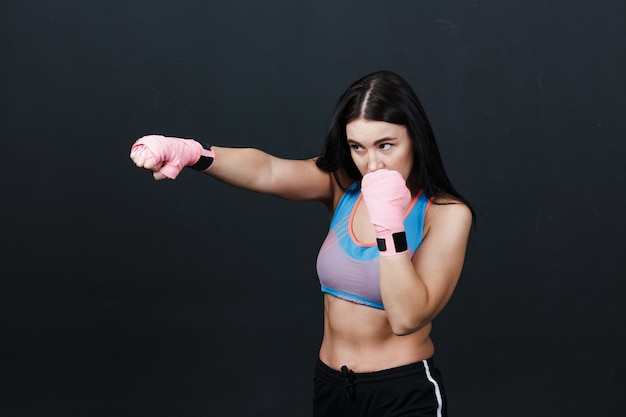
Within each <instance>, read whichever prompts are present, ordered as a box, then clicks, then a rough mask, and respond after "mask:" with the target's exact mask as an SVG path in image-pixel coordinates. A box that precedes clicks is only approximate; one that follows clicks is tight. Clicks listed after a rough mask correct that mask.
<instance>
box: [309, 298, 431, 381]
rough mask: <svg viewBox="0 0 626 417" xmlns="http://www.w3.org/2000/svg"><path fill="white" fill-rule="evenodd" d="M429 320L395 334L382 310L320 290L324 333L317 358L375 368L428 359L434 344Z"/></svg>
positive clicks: (334, 365)
mask: <svg viewBox="0 0 626 417" xmlns="http://www.w3.org/2000/svg"><path fill="white" fill-rule="evenodd" d="M431 327H432V325H431V323H428V324H427V325H426V326H424V327H422V328H421V329H419V330H417V331H416V332H414V333H411V334H408V335H404V336H398V335H395V334H394V333H393V332H392V330H391V326H390V325H389V321H388V320H387V313H385V311H384V310H378V309H375V308H372V307H367V306H363V305H360V304H355V303H352V302H350V301H345V300H342V299H340V298H337V297H334V296H332V295H330V294H324V337H323V340H322V346H321V348H320V354H319V356H320V360H321V361H322V362H324V363H325V364H326V365H328V366H329V367H331V368H333V369H340V368H341V367H342V366H343V365H346V366H347V367H348V368H349V369H351V370H352V371H354V372H375V371H380V370H383V369H389V368H394V367H397V366H402V365H408V364H410V363H414V362H419V361H421V360H424V359H429V358H430V357H432V356H433V354H434V351H435V348H434V345H433V342H432V340H431V339H430V330H431Z"/></svg>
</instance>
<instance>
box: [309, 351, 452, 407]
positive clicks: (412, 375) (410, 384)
mask: <svg viewBox="0 0 626 417" xmlns="http://www.w3.org/2000/svg"><path fill="white" fill-rule="evenodd" d="M314 384H315V388H314V394H313V417H357V416H358V417H367V416H371V417H446V416H447V410H446V399H445V393H444V389H443V381H442V379H441V373H440V372H439V370H438V369H437V368H436V367H435V365H434V362H433V360H432V359H429V360H425V361H421V362H416V363H413V364H410V365H405V366H400V367H398V368H392V369H387V370H383V371H377V372H368V373H354V372H352V371H351V370H349V369H348V368H347V367H345V366H344V367H342V368H341V371H337V370H334V369H332V368H330V367H328V366H327V365H326V364H324V363H323V362H322V361H320V360H318V362H317V365H316V367H315V378H314Z"/></svg>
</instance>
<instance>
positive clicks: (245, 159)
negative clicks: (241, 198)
mask: <svg viewBox="0 0 626 417" xmlns="http://www.w3.org/2000/svg"><path fill="white" fill-rule="evenodd" d="M212 149H213V150H214V151H215V155H216V158H215V162H214V164H213V166H211V169H208V170H207V171H204V172H205V174H207V175H209V176H211V177H213V178H215V179H217V180H219V181H222V182H224V183H226V184H229V185H232V186H234V187H239V188H243V189H246V190H250V191H256V192H260V193H269V192H271V190H272V185H271V183H272V160H273V159H274V157H273V156H271V155H269V154H267V153H265V152H263V151H260V150H258V149H253V148H223V147H217V146H213V147H212Z"/></svg>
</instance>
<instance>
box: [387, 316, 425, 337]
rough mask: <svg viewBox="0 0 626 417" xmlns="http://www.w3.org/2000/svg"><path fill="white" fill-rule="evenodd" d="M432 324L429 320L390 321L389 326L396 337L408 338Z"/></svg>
mask: <svg viewBox="0 0 626 417" xmlns="http://www.w3.org/2000/svg"><path fill="white" fill-rule="evenodd" d="M428 324H430V320H427V319H423V320H420V319H413V320H411V319H408V318H405V319H391V318H390V319H389V325H390V326H391V331H392V332H393V334H394V335H396V336H408V335H410V334H412V333H415V332H416V331H418V330H420V329H421V328H423V327H424V326H426V325H428Z"/></svg>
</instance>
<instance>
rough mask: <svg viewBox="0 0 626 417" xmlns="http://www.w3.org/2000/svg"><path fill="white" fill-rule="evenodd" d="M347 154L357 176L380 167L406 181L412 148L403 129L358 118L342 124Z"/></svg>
mask: <svg viewBox="0 0 626 417" xmlns="http://www.w3.org/2000/svg"><path fill="white" fill-rule="evenodd" d="M346 135H347V138H348V145H349V146H350V155H351V156H352V160H353V161H354V164H355V165H356V167H357V168H358V170H359V172H361V175H365V174H368V173H370V172H374V171H376V170H379V169H381V168H386V169H391V170H394V171H398V172H399V173H400V174H401V175H402V177H403V178H404V179H405V180H406V179H407V178H409V174H410V173H411V169H412V168H413V145H412V143H411V138H410V137H409V134H408V132H407V130H406V127H404V126H402V125H397V124H393V123H387V122H379V121H373V120H366V119H363V118H358V119H355V120H353V121H351V122H350V123H348V124H347V125H346Z"/></svg>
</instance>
